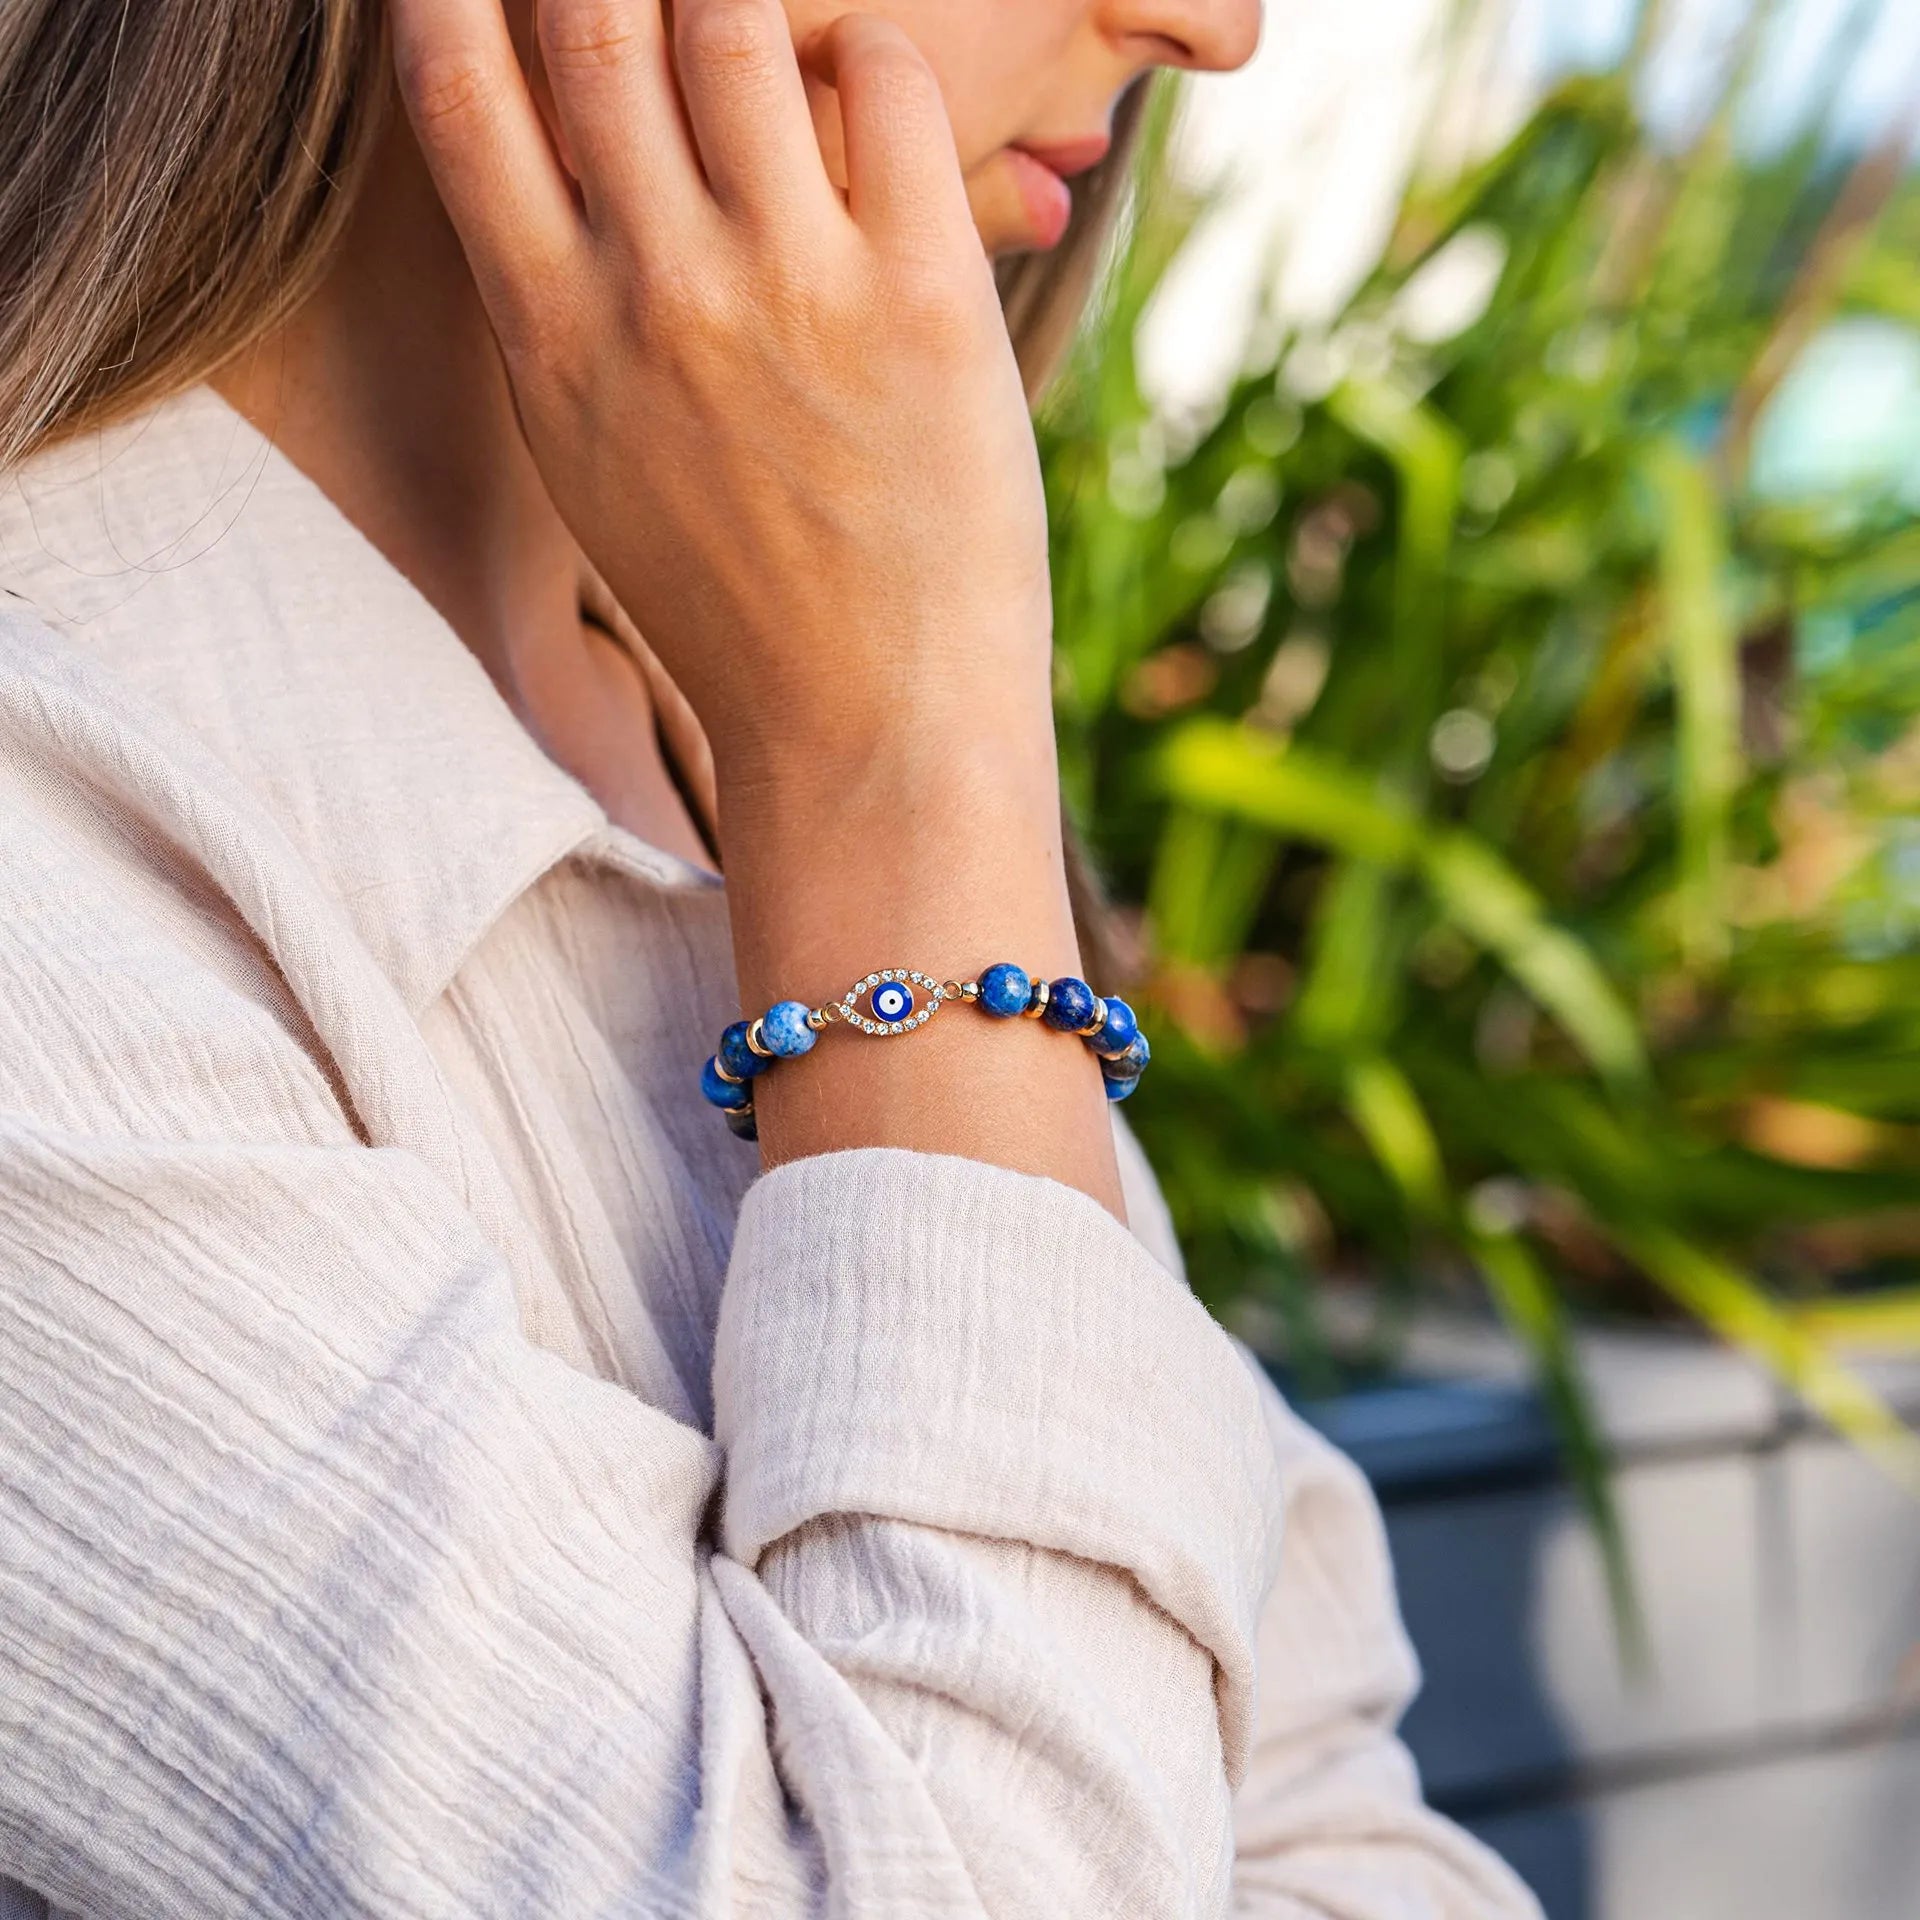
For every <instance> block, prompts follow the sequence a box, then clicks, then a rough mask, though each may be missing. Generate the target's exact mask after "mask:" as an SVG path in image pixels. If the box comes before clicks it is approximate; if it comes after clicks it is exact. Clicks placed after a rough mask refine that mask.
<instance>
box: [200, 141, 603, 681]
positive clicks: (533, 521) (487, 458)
mask: <svg viewBox="0 0 1920 1920" xmlns="http://www.w3.org/2000/svg"><path fill="white" fill-rule="evenodd" d="M212 384H213V385H214V386H215V388H216V389H217V390H218V391H219V392H220V393H221V394H222V395H223V396H224V397H225V398H226V399H227V400H228V401H229V402H230V403H231V404H232V405H233V406H235V407H236V408H238V410H239V411H240V412H241V413H243V414H245V415H246V416H247V417H248V418H249V419H250V420H251V421H252V422H253V423H254V425H256V426H257V427H259V428H260V430H261V431H262V432H263V433H265V434H267V435H268V436H269V437H270V438H271V439H272V440H273V441H274V442H275V443H276V444H277V445H278V446H279V447H280V449H281V450H282V451H283V452H284V453H285V454H287V456H288V457H289V458H290V459H292V460H293V461H294V463H295V464H296V465H297V466H299V467H300V468H301V469H302V470H303V471H304V472H305V473H306V474H307V475H308V476H309V478H311V479H312V480H313V481H314V482H315V483H316V484H317V485H318V486H319V487H320V488H321V489H322V490H323V491H324V492H325V493H327V494H328V495H329V497H330V498H331V499H332V500H333V501H334V503H335V504H336V505H337V506H338V507H339V508H340V509H341V511H342V512H344V513H345V514H346V515H347V517H348V518H349V519H350V520H352V521H353V522H354V523H355V525H356V526H358V527H359V529H360V531H361V532H362V533H364V534H365V535H366V536H367V538H368V539H369V540H371V541H372V542H373V544H374V545H375V546H376V547H378V548H379V549H380V550H381V551H382V552H383V553H384V554H385V555H386V557H387V558H388V559H389V560H390V561H392V562H393V564H394V565H395V566H396V567H398V568H399V569H400V571H401V572H402V573H404V574H405V575H406V576H407V577H408V578H409V579H410V580H411V581H412V582H413V583H414V585H415V586H416V587H418V588H419V589H420V591H421V592H422V593H423V594H424V595H425V596H426V598H427V599H428V600H429V601H431V602H432V603H433V605H434V607H435V608H436V609H437V610H438V611H439V612H440V614H441V615H442V616H443V617H444V618H445V619H446V620H447V622H448V624H449V625H450V626H452V627H453V629H454V631H455V632H456V633H458V634H459V636H460V637H461V639H462V640H463V641H465V643H466V644H467V645H468V646H469V647H470V648H471V649H472V650H473V652H474V653H475V654H476V655H477V656H478V657H479V659H480V661H481V663H482V664H483V665H484V666H485V667H486V669H487V671H488V672H489V674H491V675H492V676H493V679H494V681H495V683H496V684H497V685H498V686H499V687H500V688H501V691H502V693H503V694H505V695H506V697H507V698H508V700H509V701H510V703H512V704H514V705H515V706H516V707H518V708H519V709H521V711H522V712H523V714H524V713H525V711H526V710H527V708H528V706H529V705H530V704H531V703H532V701H533V700H534V699H536V698H537V686H538V679H539V667H540V663H541V660H542V658H543V656H547V655H550V653H551V650H552V649H551V645H550V644H549V643H550V642H551V641H552V639H553V637H554V636H555V634H556V633H557V632H559V631H561V630H562V629H563V628H565V629H572V628H576V627H577V625H578V618H579V605H580V583H581V580H582V578H583V573H584V569H583V567H582V563H581V559H580V555H579V552H578V550H577V548H576V547H575V546H574V543H573V541H572V539H571V537H570V536H569V535H568V533H567V530H566V528H565V526H564V525H563V524H562V522H561V520H560V518H559V515H558V514H557V513H555V511H554V509H553V506H552V504H551V502H550V501H549V500H548V498H547V494H546V490H545V489H544V487H543V486H542V485H541V483H540V477H539V475H538V473H537V472H536V471H535V469H534V465H533V461H532V458H531V456H530V455H529V454H528V452H527V449H526V445H525V442H524V441H523V439H522V438H521V435H520V431H519V428H518V425H517V422H516V420H515V417H514V410H513V402H512V398H511V394H510V392H509V389H508V386H507V380H506V375H505V371H504V369H503V368H502V366H501V363H500V357H499V353H498V351H497V349H496V348H495V346H494V343H493V338H492V335H491V333H490V332H489V331H488V328H487V322H486V315H485V313H484V311H483V309H482V307H481V304H480V298H479V294H478V292H477V291H476V289H475V287H474V284H473V280H472V277H471V276H470V274H469V273H468V271H467V266H466V261H465V258H464V257H463V255H462V253H461V250H460V244H459V241H458V239H457V237H456V236H455V234H454V232H453V230H452V228H451V226H450V225H449V224H448V221H447V219H446V215H445V213H444V211H443V210H442V208H441V205H440V201H439V198H438V196H437V195H436V194H435V192H434V190H433V185H432V181H431V180H430V178H429V177H428V174H427V171H426V167H425V164H424V162H423V161H422V160H421V158H420V154H419V150H418V148H417V147H416V146H415V144H414V142H413V139H412V136H411V133H410V131H409V130H408V128H407V125H406V121H405V118H404V116H402V115H400V114H398V113H395V114H394V115H393V116H392V118H391V119H390V121H389V125H388V131H387V135H386V139H385V150H384V151H383V152H382V153H381V154H380V155H379V156H378V160H377V166H376V169H375V175H374V178H373V179H372V181H371V182H370V183H369V190H368V191H366V192H364V193H362V195H361V196H360V203H359V206H358V208H357V209H356V211H355V214H354V217H353V220H352V222H351V225H350V227H349V230H348V232H347V234H346V235H345V237H344V240H343V244H342V246H341V248H340V250H339V253H338V254H337V256H336V258H335V260H334V262H333V264H332V266H331V268H330V270H329V272H328V275H327V277H326V279H325V280H324V281H323V282H322V283H321V285H320V286H319V287H318V288H317V289H316V291H315V292H314V293H313V295H312V296H311V297H310V298H309V299H308V300H306V301H305V302H304V303H303V304H302V305H301V307H300V308H299V309H298V311H297V312H295V313H294V314H293V315H292V316H291V317H290V318H289V319H288V320H286V321H285V322H284V323H282V324H281V325H280V326H278V327H277V328H275V329H274V331H273V332H271V333H270V334H269V335H267V336H266V338H265V339H263V340H262V341H260V342H259V343H258V344H257V345H256V346H254V347H252V348H250V349H249V350H248V351H247V352H246V353H244V354H242V355H241V356H239V357H238V358H237V359H236V360H234V361H232V362H230V363H229V364H228V366H227V367H225V368H224V369H222V370H221V371H220V372H219V373H218V374H216V376H215V377H214V379H213V382H212Z"/></svg>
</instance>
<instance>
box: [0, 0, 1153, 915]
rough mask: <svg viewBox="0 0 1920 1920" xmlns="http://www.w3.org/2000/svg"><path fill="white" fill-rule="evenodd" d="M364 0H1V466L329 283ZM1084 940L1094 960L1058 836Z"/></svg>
mask: <svg viewBox="0 0 1920 1920" xmlns="http://www.w3.org/2000/svg"><path fill="white" fill-rule="evenodd" d="M391 95H392V88H391V86H390V84H389V80H388V61H387V39H386V22H385V6H384V0H0V472H3V471H5V469H7V468H8V467H10V466H12V465H14V464H15V463H16V462H18V461H19V460H21V459H23V458H25V457H26V456H27V455H28V454H30V453H32V452H34V451H35V450H36V449H37V448H39V447H41V446H44V445H47V444H50V443H51V442H53V441H56V440H62V439H66V438H68V437H70V436H72V435H74V434H78V433H82V432H85V431H87V430H89V429H91V428H94V427H98V426H101V425H104V424H105V423H107V422H109V421H111V420H113V419H115V418H116V417H118V416H121V415H123V414H127V413H131V412H134V411H136V410H138V409H139V408H141V407H142V406H145V405H146V404H148V403H149V402H152V401H156V400H159V399H162V398H164V397H165V396H166V395H168V394H170V393H175V392H178V391H180V390H181V389H183V388H185V387H189V386H192V385H194V384H195V383H196V382H197V381H199V380H201V379H203V378H205V377H206V376H207V375H208V374H210V373H212V372H213V371H214V370H215V369H216V368H217V367H219V366H221V365H222V364H223V363H225V362H226V361H227V360H229V359H230V358H231V357H232V356H233V355H235V354H237V353H239V352H241V351H242V350H243V349H245V348H246V347H248V346H249V345H251V344H252V343H253V342H254V341H256V340H257V339H259V338H260V337H262V336H263V335H265V334H266V333H268V332H269V331H271V330H272V329H273V328H274V327H275V326H276V325H277V324H278V323H279V322H280V321H281V320H283V319H284V318H285V317H286V316H287V315H288V314H289V313H290V312H292V311H293V310H294V309H295V308H297V307H298V306H299V305H300V303H301V302H302V300H304V299H305V298H306V296H307V295H308V294H309V293H310V292H311V291H312V289H313V288H314V286H315V285H316V284H317V283H318V282H319V281H320V279H321V278H322V277H323V276H324V274H325V273H326V270H327V267H328V265H329V264H330V262H331V260H332V257H333V253H334V249H335V245H336V243H337V242H338V240H339V239H340V237H341V235H342V233H343V232H344V230H345V228H346V225H347V222H348V220H349V218H350V217H351V214H352V211H353V207H354V204H355V201H356V199H357V196H358V194H359V191H360V189H361V187H362V184H363V183H364V181H365V179H366V178H367V176H368V173H369V170H370V163H371V159H372V155H373V152H374V149H375V146H376V144H377V141H378V136H379V132H380V127H381V123H382V121H383V119H384V116H385V114H386V113H387V112H388V111H389V110H390V100H391ZM1138 112H1139V95H1138V90H1137V89H1136V90H1135V93H1134V94H1133V95H1131V96H1130V97H1129V98H1128V99H1127V100H1126V101H1125V102H1123V103H1122V109H1121V114H1120V123H1119V128H1118V132H1119V135H1120V137H1119V138H1117V139H1116V141H1115V148H1114V153H1113V155H1112V156H1111V157H1110V158H1109V159H1108V160H1107V161H1106V162H1105V163H1104V164H1103V165H1102V166H1101V167H1100V168H1098V169H1096V171H1095V172H1094V173H1092V174H1090V175H1088V176H1086V178H1085V179H1084V180H1083V181H1082V182H1081V183H1080V191H1079V192H1078V193H1077V194H1076V211H1075V215H1074V219H1073V223H1072V225H1071V227H1070V228H1069V230H1068V234H1067V237H1066V239H1065V240H1064V241H1063V242H1062V243H1061V245H1060V247H1059V248H1057V249H1056V250H1055V252H1054V253H1053V254H1051V255H1048V256H1044V257H1034V258H1029V259H1023V260H1019V261H1015V262H1013V263H1010V264H1009V265H1008V266H1006V267H1004V268H1003V269H1002V271H1001V274H1000V287H1001V297H1002V300H1003V302H1004V304H1005V308H1006V313H1007V320H1008V325H1009V327H1010V329H1011V330H1012V332H1013V336H1014V344H1015V348H1016V351H1017V352H1018V354H1019V357H1020V364H1021V369H1022V372H1023V374H1024V375H1025V378H1026V382H1027V388H1028V392H1029V393H1030V394H1031V395H1035V396H1037V395H1038V393H1039V392H1040V390H1041V388H1042V387H1043V386H1044V384H1045V382H1046V380H1047V378H1048V376H1049V374H1050V373H1051V372H1052V370H1053V368H1054V366H1055V365H1056V364H1057V361H1058V359H1059V357H1060V355H1061V353H1062V351H1063V350H1064V348H1065V346H1066V345H1067V343H1068V341H1069V340H1070V339H1071V337H1072V334H1073V330H1074V327H1075V325H1076V323H1077V321H1078V318H1079V314H1080V312H1081V309H1082V307H1083V305H1084V303H1085V300H1086V297H1087V293H1088V290H1089V288H1090V287H1091V286H1092V284H1093V282H1094V279H1095V276H1096V274H1097V272H1098V268H1099V261H1100V255H1101V251H1102V247H1103V242H1104V237H1105V234H1106V232H1107V229H1108V227H1109V225H1110V223H1111V219H1112V216H1113V212H1114V209H1115V206H1116V204H1117V202H1118V199H1119V196H1120V193H1121V190H1122V187H1123V184H1124V180H1125V169H1126V153H1127V150H1128V148H1129V146H1130V144H1131V139H1132V134H1133V130H1134V127H1135V125H1136V123H1137V119H1138ZM1069 864H1070V866H1072V867H1074V868H1076V869H1077V874H1076V877H1075V887H1074V891H1075V894H1076V911H1077V912H1078V911H1079V909H1080V905H1081V903H1082V902H1083V901H1084V902H1086V903H1088V904H1089V911H1088V912H1086V913H1084V914H1082V915H1081V917H1082V934H1083V939H1084V940H1085V941H1086V943H1087V944H1088V945H1090V946H1092V947H1094V948H1095V949H1096V951H1098V950H1099V948H1100V947H1101V946H1102V945H1103V944H1104V941H1103V936H1102V934H1101V931H1100V923H1099V917H1098V916H1097V915H1095V914H1094V913H1093V912H1092V911H1091V905H1090V903H1091V901H1092V898H1093V893H1092V876H1091V873H1090V871H1089V870H1088V869H1087V866H1086V862H1085V860H1084V857H1083V855H1082V853H1081V850H1080V848H1079V846H1078V843H1077V841H1075V842H1074V844H1073V845H1072V846H1071V847H1070V850H1069Z"/></svg>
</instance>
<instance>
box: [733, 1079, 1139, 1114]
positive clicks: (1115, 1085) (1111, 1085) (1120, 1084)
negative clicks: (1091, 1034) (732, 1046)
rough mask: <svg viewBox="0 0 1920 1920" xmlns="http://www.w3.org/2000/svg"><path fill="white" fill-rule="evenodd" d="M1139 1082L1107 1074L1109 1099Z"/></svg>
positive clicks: (1121, 1095)
mask: <svg viewBox="0 0 1920 1920" xmlns="http://www.w3.org/2000/svg"><path fill="white" fill-rule="evenodd" d="M1139 1084H1140V1076H1139V1075H1138V1074H1137V1073H1129V1074H1126V1075H1124V1076H1121V1075H1115V1074H1109V1075H1108V1076H1107V1098H1108V1099H1109V1100H1124V1099H1125V1098H1126V1097H1127V1095H1128V1094H1130V1093H1131V1092H1132V1091H1133V1090H1134V1088H1135V1087H1137V1086H1138V1085H1139ZM727 1118H728V1119H729V1120H731V1119H732V1118H733V1115H732V1114H728V1115H727Z"/></svg>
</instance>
